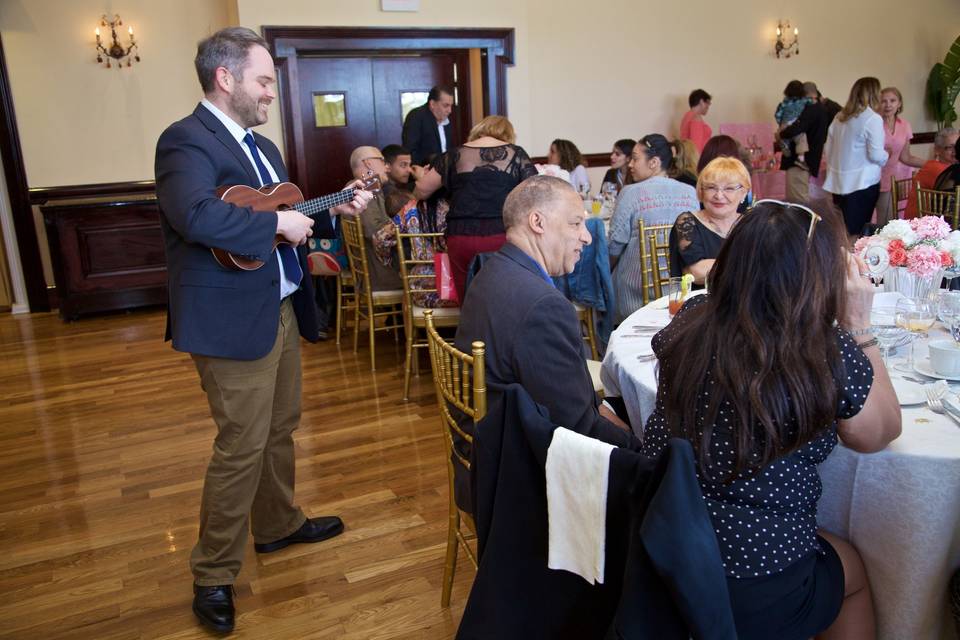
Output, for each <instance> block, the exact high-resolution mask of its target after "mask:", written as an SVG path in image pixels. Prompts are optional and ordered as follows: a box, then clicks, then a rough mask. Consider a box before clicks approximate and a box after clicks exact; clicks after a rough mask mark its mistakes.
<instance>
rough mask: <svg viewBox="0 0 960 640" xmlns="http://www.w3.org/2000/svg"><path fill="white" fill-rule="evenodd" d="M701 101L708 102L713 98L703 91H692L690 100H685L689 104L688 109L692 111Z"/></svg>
mask: <svg viewBox="0 0 960 640" xmlns="http://www.w3.org/2000/svg"><path fill="white" fill-rule="evenodd" d="M702 100H706V101H707V102H710V101H711V100H713V97H712V96H711V95H710V94H709V93H707V92H706V91H704V90H703V89H694V90H693V91H691V92H690V98H689V99H688V100H687V102H688V103H689V104H690V108H691V109H693V108H694V107H695V106H697V105H698V104H700V102H701V101H702Z"/></svg>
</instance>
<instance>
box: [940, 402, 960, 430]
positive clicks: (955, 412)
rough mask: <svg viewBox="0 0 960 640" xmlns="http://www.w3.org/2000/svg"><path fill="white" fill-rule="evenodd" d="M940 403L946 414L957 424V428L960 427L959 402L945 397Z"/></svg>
mask: <svg viewBox="0 0 960 640" xmlns="http://www.w3.org/2000/svg"><path fill="white" fill-rule="evenodd" d="M940 401H941V402H942V403H943V408H944V410H945V411H946V414H947V415H948V416H950V417H951V418H952V419H953V421H954V422H956V423H957V426H960V405H958V404H957V401H956V400H954V399H953V398H951V397H950V396H943V398H941V399H940Z"/></svg>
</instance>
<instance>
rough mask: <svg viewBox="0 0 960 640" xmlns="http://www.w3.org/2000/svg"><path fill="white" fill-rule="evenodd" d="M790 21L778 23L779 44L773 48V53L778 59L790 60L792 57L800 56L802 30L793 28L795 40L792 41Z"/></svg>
mask: <svg viewBox="0 0 960 640" xmlns="http://www.w3.org/2000/svg"><path fill="white" fill-rule="evenodd" d="M789 34H790V21H789V20H787V21H786V22H780V21H779V20H778V21H777V43H776V44H775V45H774V46H773V52H774V53H775V54H776V56H777V57H778V58H789V57H790V56H798V55H800V29H797V28H796V27H794V28H793V39H792V40H790V39H788V38H789Z"/></svg>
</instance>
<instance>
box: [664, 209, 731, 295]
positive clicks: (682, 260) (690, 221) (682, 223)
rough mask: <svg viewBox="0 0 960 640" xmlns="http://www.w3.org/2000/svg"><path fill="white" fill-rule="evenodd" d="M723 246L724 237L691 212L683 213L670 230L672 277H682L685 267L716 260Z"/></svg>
mask: <svg viewBox="0 0 960 640" xmlns="http://www.w3.org/2000/svg"><path fill="white" fill-rule="evenodd" d="M722 245H723V236H721V235H719V234H718V233H717V232H715V231H713V230H712V229H710V228H709V227H707V226H706V225H705V224H703V223H702V222H700V220H699V219H698V218H697V216H695V215H693V214H692V213H690V212H689V211H686V212H684V213H681V214H680V215H679V216H677V219H676V221H674V223H673V229H671V230H670V275H671V276H674V277H680V276H682V275H683V268H684V267H689V266H690V265H692V264H694V263H696V262H700V261H701V260H707V259H710V258H716V257H717V254H718V253H720V247H721V246H722ZM695 288H701V287H699V286H698V287H695Z"/></svg>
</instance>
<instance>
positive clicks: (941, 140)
mask: <svg viewBox="0 0 960 640" xmlns="http://www.w3.org/2000/svg"><path fill="white" fill-rule="evenodd" d="M955 135H957V129H956V128H954V127H944V128H943V129H940V131H937V135H936V136H934V138H933V146H935V147H940V148H941V149H943V148H944V147H947V146H949V145H947V138H949V137H950V136H955Z"/></svg>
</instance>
